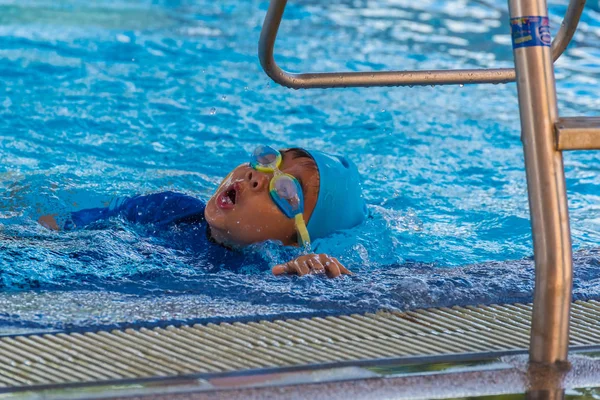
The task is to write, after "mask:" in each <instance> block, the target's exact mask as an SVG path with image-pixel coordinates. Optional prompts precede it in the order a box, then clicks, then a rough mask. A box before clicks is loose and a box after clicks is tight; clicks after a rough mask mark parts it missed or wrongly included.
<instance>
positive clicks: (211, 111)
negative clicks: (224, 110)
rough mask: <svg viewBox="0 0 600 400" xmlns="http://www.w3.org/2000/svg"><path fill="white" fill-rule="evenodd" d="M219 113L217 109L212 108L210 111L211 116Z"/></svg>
mask: <svg viewBox="0 0 600 400" xmlns="http://www.w3.org/2000/svg"><path fill="white" fill-rule="evenodd" d="M216 113H217V109H216V108H214V107H213V108H211V109H210V115H215V114H216Z"/></svg>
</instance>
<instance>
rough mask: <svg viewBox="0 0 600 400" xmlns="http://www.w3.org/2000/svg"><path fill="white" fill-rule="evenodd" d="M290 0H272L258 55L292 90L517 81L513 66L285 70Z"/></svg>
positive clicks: (568, 27)
mask: <svg viewBox="0 0 600 400" xmlns="http://www.w3.org/2000/svg"><path fill="white" fill-rule="evenodd" d="M286 4H287V0H271V3H270V5H269V9H268V11H267V15H266V16H265V21H264V23H263V28H262V31H261V33H260V41H259V47H258V56H259V58H260V63H261V65H262V67H263V69H264V70H265V72H266V73H267V75H268V76H269V77H270V78H271V79H273V80H274V81H275V82H277V83H279V84H280V85H282V86H286V87H288V88H292V89H312V88H340V87H369V86H417V85H456V84H474V83H507V82H513V81H514V80H515V70H514V69H513V68H496V69H458V70H423V71H373V72H326V73H299V74H294V73H289V72H286V71H284V70H282V69H281V68H280V67H279V66H278V65H277V63H276V62H275V58H274V55H273V49H274V46H275V40H276V39H277V31H278V30H279V25H280V23H281V19H282V17H283V12H284V10H285V6H286ZM584 5H585V0H571V1H570V3H569V7H568V9H567V12H566V14H565V19H564V20H563V23H562V25H561V27H560V29H559V31H558V34H557V35H556V38H554V40H553V42H552V56H553V59H554V60H555V61H556V59H558V57H560V55H561V54H562V53H563V52H564V50H565V49H566V47H567V46H568V44H569V42H570V41H571V39H572V37H573V34H574V33H575V29H576V28H577V25H578V23H579V18H580V17H581V13H582V11H583V7H584Z"/></svg>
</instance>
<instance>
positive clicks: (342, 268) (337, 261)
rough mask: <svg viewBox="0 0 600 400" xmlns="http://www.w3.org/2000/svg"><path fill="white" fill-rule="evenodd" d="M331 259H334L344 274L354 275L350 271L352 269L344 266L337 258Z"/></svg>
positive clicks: (332, 258)
mask: <svg viewBox="0 0 600 400" xmlns="http://www.w3.org/2000/svg"><path fill="white" fill-rule="evenodd" d="M331 261H333V262H334V263H335V264H336V265H337V266H338V268H339V269H340V272H341V273H342V274H345V275H352V272H350V270H349V269H348V268H346V267H344V266H343V265H342V263H341V262H340V261H339V260H338V259H337V258H335V257H331Z"/></svg>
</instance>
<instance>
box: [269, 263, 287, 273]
mask: <svg viewBox="0 0 600 400" xmlns="http://www.w3.org/2000/svg"><path fill="white" fill-rule="evenodd" d="M271 272H272V273H273V275H283V274H286V273H287V267H286V266H285V264H279V265H276V266H274V267H273V268H272V269H271Z"/></svg>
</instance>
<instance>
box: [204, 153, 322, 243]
mask: <svg viewBox="0 0 600 400" xmlns="http://www.w3.org/2000/svg"><path fill="white" fill-rule="evenodd" d="M282 155H283V160H282V163H281V165H280V166H279V169H280V170H281V171H283V172H285V173H287V174H290V175H292V176H294V177H295V178H296V179H298V181H299V182H300V184H301V186H302V192H303V195H304V213H303V215H304V221H305V222H306V224H308V220H309V218H310V216H311V215H312V212H313V209H314V208H315V204H316V203H317V196H318V191H319V173H318V171H317V169H316V166H314V161H312V160H307V159H306V158H294V157H293V156H292V155H291V154H290V153H289V152H282ZM307 161H310V163H312V165H313V166H314V168H310V167H307V165H306V164H307ZM272 177H273V173H265V172H260V171H257V170H255V169H253V168H252V167H250V165H249V164H248V163H246V164H242V165H240V166H238V167H237V168H235V169H234V170H233V171H231V173H230V174H229V175H228V176H227V177H226V178H225V179H224V180H223V182H221V185H220V186H219V188H218V189H217V190H216V192H215V194H214V195H213V196H212V197H211V198H210V200H209V201H208V203H207V204H206V209H205V211H204V216H205V218H206V221H207V222H208V224H209V225H210V230H211V235H212V237H213V238H214V239H215V240H216V241H217V242H218V243H221V244H225V245H229V246H233V247H238V246H245V245H249V244H251V243H257V242H263V241H265V240H269V239H273V240H279V241H281V242H282V243H283V244H284V245H295V244H297V241H296V240H295V239H294V237H295V233H296V228H295V224H294V220H293V219H291V218H288V217H286V216H285V215H284V214H283V212H281V210H280V209H279V208H278V207H277V205H276V204H275V203H274V202H273V200H272V199H271V196H270V194H269V182H270V181H271V178H272Z"/></svg>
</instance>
